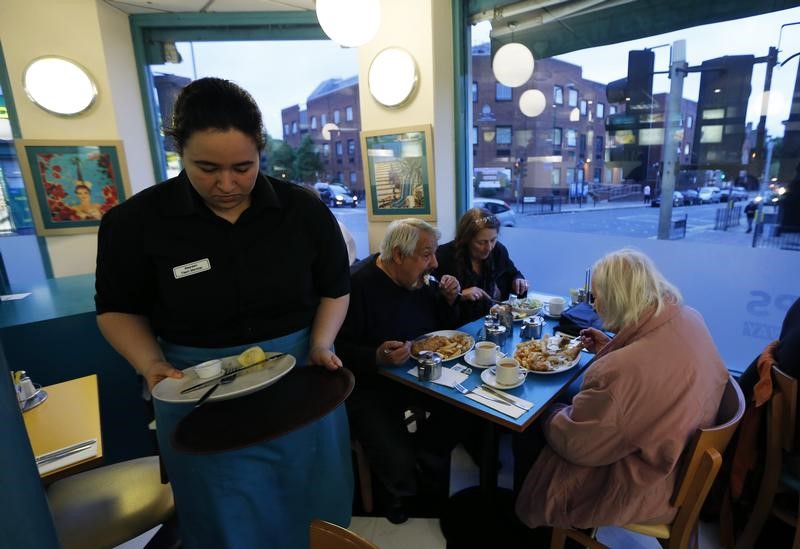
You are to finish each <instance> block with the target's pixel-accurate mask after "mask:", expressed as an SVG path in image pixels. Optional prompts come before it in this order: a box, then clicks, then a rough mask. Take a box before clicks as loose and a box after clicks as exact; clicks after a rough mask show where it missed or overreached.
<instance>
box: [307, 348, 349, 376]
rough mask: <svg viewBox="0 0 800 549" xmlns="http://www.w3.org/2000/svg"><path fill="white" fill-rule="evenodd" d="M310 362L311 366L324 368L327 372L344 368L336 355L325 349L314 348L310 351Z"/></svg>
mask: <svg viewBox="0 0 800 549" xmlns="http://www.w3.org/2000/svg"><path fill="white" fill-rule="evenodd" d="M308 360H309V362H311V364H317V365H319V366H324V367H325V368H326V369H327V370H331V371H335V370H338V369H339V368H341V367H342V361H341V359H340V358H339V357H338V356H336V353H334V352H333V351H331V350H330V349H326V348H325V347H320V346H317V347H312V348H311V349H310V350H309V351H308Z"/></svg>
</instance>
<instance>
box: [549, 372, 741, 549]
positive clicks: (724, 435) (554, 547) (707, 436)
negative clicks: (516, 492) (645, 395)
mask: <svg viewBox="0 0 800 549" xmlns="http://www.w3.org/2000/svg"><path fill="white" fill-rule="evenodd" d="M744 410H745V401H744V396H743V395H742V390H741V389H740V388H739V384H738V383H737V382H736V381H735V380H734V379H733V378H732V377H731V378H728V384H727V386H726V387H725V392H724V393H723V395H722V401H721V402H720V405H719V410H718V411H717V419H716V422H715V425H713V426H711V427H706V428H704V429H702V428H701V429H698V430H697V432H696V433H695V436H694V437H693V439H692V441H691V443H690V444H689V446H688V447H687V448H686V450H685V451H684V456H683V459H684V461H683V465H682V469H681V474H680V475H679V476H678V479H679V481H678V483H677V489H676V490H675V493H674V494H673V496H672V505H673V506H675V507H676V508H677V509H678V513H677V514H676V515H675V519H674V520H673V521H672V522H671V523H670V524H627V525H625V526H624V527H623V528H625V529H626V530H630V531H632V532H636V533H638V534H643V535H645V536H650V537H654V538H657V539H658V542H659V543H660V544H661V546H662V547H666V548H669V549H678V548H680V549H684V548H686V547H690V546H692V545H693V546H695V547H696V546H697V543H696V541H697V540H696V533H697V532H696V526H697V517H698V515H699V514H700V508H701V507H702V506H703V502H704V501H705V499H706V496H707V495H708V492H709V490H711V485H712V484H713V483H714V479H715V478H716V476H717V473H718V472H719V469H720V467H721V466H722V454H723V452H724V451H725V448H726V447H727V446H728V442H730V440H731V437H732V436H733V433H734V432H735V431H736V428H737V426H738V425H739V422H740V421H741V419H742V415H743V414H744ZM595 534H596V529H595V530H594V531H593V532H592V534H591V535H590V534H587V533H585V532H583V531H579V530H571V529H565V528H554V529H553V536H552V538H551V541H550V549H560V548H563V547H564V545H565V543H566V539H567V538H571V539H573V540H575V541H577V542H579V543H581V544H583V545H584V546H586V547H591V548H593V549H597V548H603V547H606V546H605V545H603V544H602V543H600V542H599V541H597V540H596V539H595V538H594V535H595ZM693 541H694V543H692V542H693Z"/></svg>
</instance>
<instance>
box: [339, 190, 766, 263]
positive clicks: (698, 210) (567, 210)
mask: <svg viewBox="0 0 800 549" xmlns="http://www.w3.org/2000/svg"><path fill="white" fill-rule="evenodd" d="M746 203H747V202H737V203H735V205H737V206H740V208H741V210H742V212H743V210H744V205H745V204H746ZM727 207H728V204H727V203H725V202H722V203H719V204H704V205H697V206H678V207H674V208H672V217H673V219H675V218H682V217H683V215H684V214H686V215H687V219H686V236H685V240H686V241H691V242H702V243H709V244H721V245H727V246H740V247H750V246H752V241H753V238H752V237H753V235H752V233H749V234H748V233H746V232H745V231H746V230H747V220H746V219H745V216H744V213H742V214H741V215H740V218H739V225H734V226H732V227H729V228H728V229H727V230H725V231H723V230H714V224H715V220H716V215H717V210H719V209H725V208H727ZM514 210H515V211H517V214H516V223H517V225H516V227H503V229H502V230H501V238H503V236H502V233H506V236H511V235H513V234H514V233H524V232H527V231H529V230H531V229H533V230H536V229H540V230H541V229H546V230H549V231H565V232H575V233H592V234H594V235H597V234H606V235H613V236H628V237H630V238H633V239H636V238H651V239H655V238H656V235H657V234H658V217H659V208H652V207H650V206H646V205H644V204H643V203H642V201H641V199H640V200H637V201H635V202H612V203H608V202H601V203H598V205H597V206H592V205H591V203H590V204H588V205H587V204H583V205H582V207H578V205H577V204H570V205H567V204H565V205H563V206H562V210H561V212H560V213H552V214H551V213H547V214H539V213H533V211H534V210H533V208H531V207H530V205H527V206H526V210H527V211H526V212H525V213H519V211H518V207H517V205H514ZM331 211H332V212H333V214H334V215H335V216H336V217H337V218H338V219H339V220H340V221H341V222H342V223H344V224H345V225H346V226H347V228H348V229H350V232H351V233H352V234H353V237H354V238H355V240H356V246H357V250H358V256H359V258H362V257H365V256H366V255H367V252H366V250H368V242H369V241H368V238H367V214H366V211H365V209H364V207H363V205H360V206H359V207H358V208H355V209H353V208H333V209H332V210H331ZM536 211H538V210H536Z"/></svg>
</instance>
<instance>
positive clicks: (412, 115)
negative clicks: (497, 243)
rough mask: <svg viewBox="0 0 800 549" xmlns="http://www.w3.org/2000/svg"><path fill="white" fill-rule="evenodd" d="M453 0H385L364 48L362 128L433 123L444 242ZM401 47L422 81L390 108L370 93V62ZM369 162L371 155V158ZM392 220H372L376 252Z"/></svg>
mask: <svg viewBox="0 0 800 549" xmlns="http://www.w3.org/2000/svg"><path fill="white" fill-rule="evenodd" d="M452 28H453V25H452V11H451V7H450V2H447V1H444V0H437V1H434V2H432V1H431V0H403V1H402V2H399V1H397V0H382V2H381V26H380V29H379V30H378V35H377V36H376V37H375V38H373V39H372V40H371V41H370V42H368V43H367V44H365V45H363V46H361V47H360V48H359V51H358V64H359V71H358V79H359V82H361V93H360V96H361V127H362V129H363V130H365V131H370V130H384V129H390V128H400V127H404V126H416V125H422V124H431V125H432V126H433V154H434V167H433V171H434V174H433V175H434V177H435V181H436V221H435V224H436V225H437V226H438V228H439V230H440V231H441V232H442V242H446V241H448V240H450V239H452V236H453V233H454V231H455V223H456V219H455V195H454V192H453V188H454V181H455V150H454V147H453V143H454V140H455V134H454V132H455V129H454V118H453V112H454V108H453V102H454V97H453V93H454V92H453V31H452ZM390 46H397V47H401V48H403V49H405V50H407V51H408V52H409V53H411V55H412V56H414V59H415V60H416V61H417V67H418V70H419V83H418V88H417V92H416V94H415V96H414V97H413V99H412V101H411V102H410V103H409V104H407V105H405V106H403V107H401V108H399V109H387V108H385V107H382V106H381V105H380V104H378V103H377V102H376V101H375V100H374V99H373V98H372V96H371V95H370V94H369V86H368V84H367V82H368V81H369V72H368V71H369V65H370V63H371V62H372V59H373V58H374V57H375V55H377V54H378V53H379V52H380V51H381V50H383V49H385V48H388V47H390ZM365 161H366V159H365ZM387 225H388V223H370V224H369V248H370V251H372V252H376V251H377V250H378V247H379V245H380V241H381V239H382V238H383V235H384V233H385V232H386V226H387Z"/></svg>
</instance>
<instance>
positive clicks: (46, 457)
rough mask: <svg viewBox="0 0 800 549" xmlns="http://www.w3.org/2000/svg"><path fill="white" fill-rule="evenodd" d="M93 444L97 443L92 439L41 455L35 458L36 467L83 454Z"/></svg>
mask: <svg viewBox="0 0 800 549" xmlns="http://www.w3.org/2000/svg"><path fill="white" fill-rule="evenodd" d="M95 443H97V439H94V438H92V439H89V440H84V441H83V442H79V443H77V444H73V445H72V446H67V447H66V448H61V449H60V450H55V451H53V452H50V453H48V454H42V455H41V456H39V457H37V458H36V465H44V464H46V463H50V462H51V461H56V460H59V459H61V458H65V457H67V456H71V455H72V454H77V453H78V452H83V451H84V450H86V449H88V448H91V447H92V445H93V444H95Z"/></svg>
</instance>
